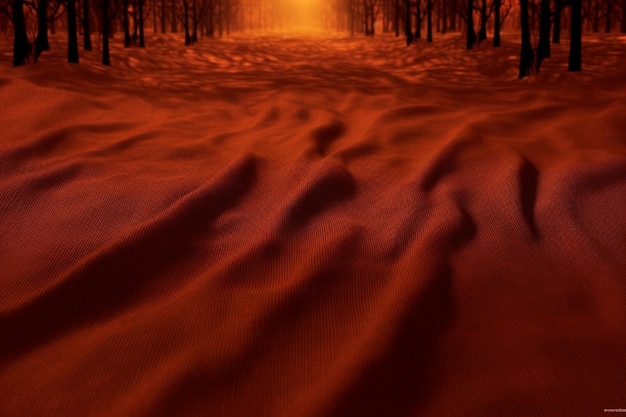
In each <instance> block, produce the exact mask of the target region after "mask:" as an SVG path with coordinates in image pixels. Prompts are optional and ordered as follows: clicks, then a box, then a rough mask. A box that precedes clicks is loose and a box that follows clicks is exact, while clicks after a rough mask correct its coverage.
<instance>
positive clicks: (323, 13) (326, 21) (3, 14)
mask: <svg viewBox="0 0 626 417" xmlns="http://www.w3.org/2000/svg"><path fill="white" fill-rule="evenodd" d="M291 4H292V6H291V7H290V6H289V5H290V3H288V2H285V1H283V0H263V1H260V0H0V32H4V33H7V32H9V30H10V29H11V28H12V29H13V65H14V66H20V65H23V64H25V63H27V62H29V61H30V60H33V61H35V62H36V61H37V60H38V59H39V58H40V56H41V54H42V53H43V52H45V51H47V50H49V48H50V44H49V41H48V34H49V33H52V34H54V33H56V31H57V30H63V31H66V32H67V34H68V42H67V46H68V52H67V59H68V62H71V63H78V62H79V49H80V48H79V43H80V44H82V48H83V49H84V50H92V49H93V42H92V37H93V36H94V34H96V33H97V35H98V37H99V39H100V40H101V48H100V49H101V55H102V64H104V65H110V64H111V57H110V50H109V49H110V48H109V45H110V40H111V39H112V38H114V37H115V35H116V34H118V33H119V34H120V35H121V36H120V38H121V40H120V41H121V42H122V43H123V45H124V47H131V46H137V47H140V48H143V47H145V44H146V42H145V32H146V30H147V29H149V30H152V31H153V32H155V33H180V32H182V33H183V34H184V43H185V45H187V46H189V45H192V44H194V43H196V42H197V41H198V39H199V37H208V38H214V37H221V36H223V35H228V34H230V33H231V32H233V31H244V30H272V29H280V28H284V27H287V26H288V25H290V24H291V23H293V21H294V19H296V18H297V17H296V16H295V14H296V10H295V8H294V6H293V2H292V3H291ZM308 12H309V13H311V16H309V18H310V21H312V22H314V24H315V25H316V26H317V27H318V28H320V29H324V30H337V31H343V32H349V33H350V34H352V35H355V34H359V33H362V34H364V35H365V36H374V35H375V34H376V33H378V32H383V33H389V32H393V33H395V35H396V36H398V37H400V36H402V37H403V38H404V39H405V40H406V44H407V45H410V44H412V43H414V42H416V41H417V40H419V39H422V38H423V39H426V41H427V42H432V41H433V37H434V34H436V33H441V34H444V33H447V32H460V33H462V34H463V36H464V37H465V39H466V45H467V49H468V50H469V49H472V48H474V47H475V46H476V45H477V44H479V43H481V42H483V41H486V40H487V38H488V33H489V32H491V34H492V36H491V37H492V39H491V42H492V44H493V46H494V47H498V46H500V45H501V38H500V32H501V30H502V27H503V24H504V23H505V21H506V22H507V25H510V26H511V28H512V29H514V30H519V31H520V34H521V52H520V77H524V76H526V75H528V74H529V73H530V72H532V71H539V69H540V66H541V63H542V61H543V60H544V59H545V58H547V57H549V56H550V43H560V41H561V35H562V33H563V32H564V31H567V32H568V33H569V35H570V62H569V69H570V70H571V71H579V70H580V69H581V37H582V30H583V27H584V28H585V29H586V30H588V31H593V32H599V31H604V32H607V33H608V32H611V31H614V30H619V31H620V32H622V33H626V0H327V1H321V2H319V3H318V4H317V5H315V7H313V8H311V9H310V10H309V11H308ZM532 33H538V42H537V44H536V45H533V44H532V42H531V38H532V36H531V34H532ZM79 38H80V40H79Z"/></svg>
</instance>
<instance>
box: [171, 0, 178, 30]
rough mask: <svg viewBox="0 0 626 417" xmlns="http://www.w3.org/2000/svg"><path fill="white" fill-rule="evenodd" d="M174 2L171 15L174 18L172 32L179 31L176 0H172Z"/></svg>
mask: <svg viewBox="0 0 626 417" xmlns="http://www.w3.org/2000/svg"><path fill="white" fill-rule="evenodd" d="M170 1H171V2H172V3H171V4H172V16H170V17H171V18H172V33H176V32H178V25H177V19H178V16H176V1H175V0H170Z"/></svg>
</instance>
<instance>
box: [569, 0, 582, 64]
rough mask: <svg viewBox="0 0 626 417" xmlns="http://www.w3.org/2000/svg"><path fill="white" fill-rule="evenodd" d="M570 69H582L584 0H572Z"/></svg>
mask: <svg viewBox="0 0 626 417" xmlns="http://www.w3.org/2000/svg"><path fill="white" fill-rule="evenodd" d="M571 12H572V25H571V28H570V47H569V66H568V71H581V70H582V32H583V22H582V0H572V11H571Z"/></svg>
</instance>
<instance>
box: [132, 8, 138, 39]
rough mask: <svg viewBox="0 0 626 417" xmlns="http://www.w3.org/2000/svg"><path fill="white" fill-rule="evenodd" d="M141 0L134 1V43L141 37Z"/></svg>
mask: <svg viewBox="0 0 626 417" xmlns="http://www.w3.org/2000/svg"><path fill="white" fill-rule="evenodd" d="M138 1H139V0H134V1H133V43H135V42H137V40H138V39H139V31H138V29H139V17H138V16H137V10H138V7H137V2H138Z"/></svg>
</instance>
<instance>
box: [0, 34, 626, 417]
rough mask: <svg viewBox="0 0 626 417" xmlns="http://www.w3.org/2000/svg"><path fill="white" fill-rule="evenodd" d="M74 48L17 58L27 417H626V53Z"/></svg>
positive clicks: (23, 405)
mask: <svg viewBox="0 0 626 417" xmlns="http://www.w3.org/2000/svg"><path fill="white" fill-rule="evenodd" d="M63 42H64V39H63V38H62V37H59V38H56V37H54V36H53V37H52V44H53V48H52V51H51V52H47V53H46V55H44V58H45V59H42V60H41V62H40V63H38V64H36V65H27V66H24V67H20V68H15V69H13V68H11V66H10V64H11V62H10V60H9V54H8V53H4V52H7V51H3V55H2V56H1V58H0V66H2V68H3V70H2V72H1V74H2V75H0V97H1V98H2V112H1V113H0V128H1V129H2V130H1V131H0V416H2V417H5V416H6V417H8V416H20V417H24V416H94V417H95V416H146V417H147V416H150V417H153V416H212V417H219V416H272V417H279V416H284V417H318V416H336V417H350V416H352V417H357V416H358V417H367V416H372V417H382V416H393V417H402V416H591V415H600V414H602V413H603V410H604V409H608V408H619V407H622V408H626V302H625V300H626V116H625V115H626V65H625V64H626V52H625V51H626V38H625V37H624V36H618V35H602V36H596V37H593V36H589V37H588V38H586V40H585V41H584V49H583V53H584V63H585V64H584V71H583V72H582V73H577V74H575V73H567V72H566V65H567V44H564V45H555V46H553V56H552V57H551V58H549V59H548V60H546V61H545V62H544V64H543V66H542V72H541V73H540V74H535V75H533V76H531V77H530V78H528V79H525V80H521V81H520V80H517V77H516V76H517V69H516V59H517V57H518V52H519V46H518V43H517V39H516V37H514V36H509V37H506V36H505V38H504V45H503V47H502V48H500V49H499V50H495V49H492V48H490V47H488V46H486V45H483V46H481V47H480V48H478V49H475V50H473V51H470V52H465V51H464V50H463V41H462V40H461V39H459V38H458V35H456V34H454V35H446V36H442V37H440V38H438V39H437V40H436V42H435V43H433V44H432V45H427V44H425V43H421V42H419V43H418V44H417V45H416V46H412V47H410V48H406V47H404V45H403V42H402V40H401V39H400V40H399V39H396V38H393V37H390V36H377V37H375V38H374V39H362V38H352V39H348V38H343V37H332V36H327V37H314V36H311V37H305V36H300V37H292V38H290V37H286V36H279V35H250V34H247V35H246V36H245V37H244V36H243V35H241V36H239V35H238V36H234V37H232V38H227V39H224V40H221V41H208V40H205V41H202V42H200V43H199V44H198V45H196V46H195V47H193V48H188V49H184V48H183V47H182V46H180V39H179V38H176V37H173V36H172V37H168V36H164V35H154V37H153V38H149V39H148V48H147V49H146V50H139V49H136V48H131V49H122V48H121V46H120V45H117V44H115V45H112V48H113V51H112V61H113V62H112V66H111V67H110V68H105V67H101V66H99V65H98V64H97V61H98V59H99V58H98V56H97V54H96V53H93V54H91V53H85V54H84V56H81V64H80V65H69V64H66V63H64V62H63V61H64V58H65V57H64V53H63V51H64V46H63ZM2 48H5V49H6V48H8V46H6V45H5V44H3V45H2ZM607 56H610V57H612V59H611V60H609V61H606V60H604V58H603V57H607ZM235 57H236V59H235Z"/></svg>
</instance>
